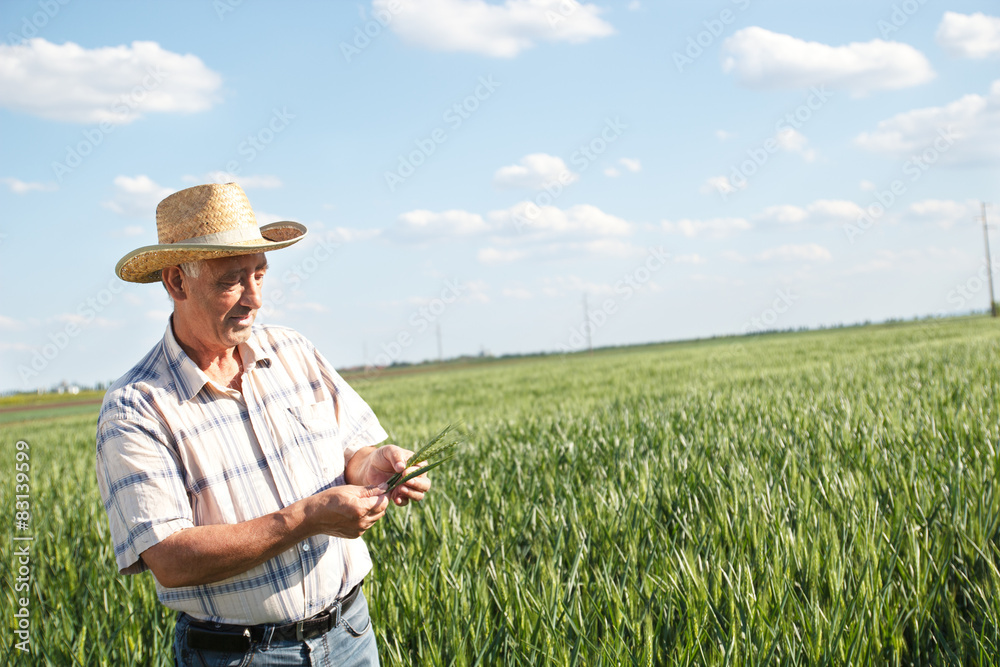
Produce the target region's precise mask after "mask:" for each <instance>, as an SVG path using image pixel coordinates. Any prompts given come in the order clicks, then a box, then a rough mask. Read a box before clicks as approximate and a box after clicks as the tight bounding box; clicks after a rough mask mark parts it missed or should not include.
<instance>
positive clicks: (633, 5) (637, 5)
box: [628, 0, 642, 12]
mask: <svg viewBox="0 0 1000 667" xmlns="http://www.w3.org/2000/svg"><path fill="white" fill-rule="evenodd" d="M640 9H642V3H641V2H639V0H631V2H629V3H628V10H629V11H630V12H637V11H639V10H640Z"/></svg>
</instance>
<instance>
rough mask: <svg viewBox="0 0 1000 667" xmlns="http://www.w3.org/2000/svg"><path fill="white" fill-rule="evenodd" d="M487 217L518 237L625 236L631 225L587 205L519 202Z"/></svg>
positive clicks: (492, 212)
mask: <svg viewBox="0 0 1000 667" xmlns="http://www.w3.org/2000/svg"><path fill="white" fill-rule="evenodd" d="M488 217H489V219H490V221H491V222H492V223H493V225H494V227H495V229H496V230H497V231H501V230H502V231H508V232H513V233H515V234H516V238H518V239H519V240H539V239H543V238H551V237H554V236H568V235H586V236H625V235H628V234H630V233H631V232H632V225H631V224H629V223H628V222H627V221H626V220H623V219H622V218H619V217H617V216H614V215H611V214H609V213H605V212H604V211H602V210H601V209H599V208H597V207H596V206H591V205H590V204H578V205H576V206H571V207H569V208H567V209H561V208H556V207H555V206H538V205H537V204H535V203H534V202H520V203H518V204H515V205H514V206H511V207H510V208H508V209H501V210H498V211H490V213H489V215H488Z"/></svg>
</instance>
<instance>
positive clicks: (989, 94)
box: [0, 0, 1000, 391]
mask: <svg viewBox="0 0 1000 667" xmlns="http://www.w3.org/2000/svg"><path fill="white" fill-rule="evenodd" d="M0 39H2V45H0V138H2V145H3V151H2V152H0V211H2V214H0V253H2V256H3V262H2V263H0V281H2V282H0V284H2V286H3V301H2V308H0V350H2V352H3V356H2V364H0V389H3V390H8V391H9V390H15V389H20V390H30V389H33V388H35V387H39V386H41V387H47V386H51V385H53V384H56V383H58V382H60V381H62V380H67V381H70V382H79V383H85V384H91V383H93V382H96V381H107V380H111V379H114V378H116V377H118V376H119V375H121V374H122V373H124V372H125V371H126V370H127V369H128V368H129V367H130V366H131V365H133V364H134V363H135V362H136V361H137V360H138V359H139V358H140V357H141V356H142V354H144V353H145V352H146V351H147V350H148V349H149V348H150V347H152V346H153V345H154V344H155V343H156V341H157V340H158V339H159V337H160V336H162V333H163V330H164V328H165V326H166V322H167V316H168V314H169V310H170V307H171V306H170V303H169V300H168V299H167V297H166V293H165V292H164V291H163V289H162V287H160V286H158V285H155V284H154V285H131V284H125V283H122V282H121V281H119V280H118V279H117V278H115V276H114V273H113V268H114V265H115V263H116V262H117V260H118V259H119V258H120V257H122V256H123V255H124V254H126V253H127V252H129V251H130V250H132V249H134V248H136V247H139V246H142V245H148V244H152V243H155V242H156V228H155V207H156V203H157V202H158V201H159V200H160V199H161V198H162V197H163V196H165V195H166V194H169V193H170V192H173V191H176V190H179V189H181V188H184V187H189V186H191V185H195V184H198V183H206V182H212V181H220V182H225V181H229V180H235V181H236V182H238V183H240V184H241V185H242V186H243V187H244V189H245V190H246V192H247V195H248V197H249V199H250V201H251V204H252V205H253V206H254V209H255V211H256V212H257V216H258V221H259V222H260V223H261V224H263V223H264V222H269V221H273V220H283V219H284V220H296V221H299V222H302V223H304V224H305V225H307V226H308V227H309V230H310V232H309V236H308V238H307V240H305V241H303V242H301V243H299V244H298V245H296V246H293V247H292V248H289V249H286V250H281V251H277V252H275V253H272V254H271V256H270V257H269V260H270V264H271V271H270V273H269V275H268V278H267V284H266V289H265V298H268V297H269V296H270V298H269V301H270V304H269V306H268V307H267V309H266V312H264V313H262V314H261V316H260V318H259V320H258V321H265V322H274V323H280V324H285V325H288V326H291V327H294V328H296V329H298V330H300V331H302V332H303V333H304V334H306V335H307V336H308V337H309V338H310V339H312V340H313V341H314V342H315V343H316V344H317V345H318V346H319V348H320V349H321V350H322V351H323V352H324V353H325V354H326V356H327V357H328V358H330V359H331V360H332V361H333V362H334V363H335V364H337V365H338V366H341V367H344V366H352V365H358V364H361V363H374V364H385V363H387V362H392V361H420V360H423V359H427V358H436V356H437V337H436V332H437V329H438V327H440V331H441V340H442V345H443V351H444V355H445V356H449V357H450V356H455V355H459V354H478V353H479V352H480V351H481V350H487V351H489V352H492V353H494V354H504V353H518V352H534V351H557V350H574V349H580V348H581V347H582V346H585V345H586V342H585V341H586V334H587V333H588V331H587V330H586V329H588V328H589V333H590V335H591V338H592V340H593V344H594V345H595V346H598V345H617V344H629V343H639V342H647V341H660V340H673V339H681V338H690V337H700V336H710V335H717V334H729V333H740V332H746V331H758V330H761V329H764V328H788V327H799V326H809V327H813V326H819V325H829V324H836V323H850V322H858V321H863V320H867V319H870V320H884V319H887V318H890V317H912V316H915V315H927V314H945V313H959V312H967V311H969V310H971V309H976V310H982V309H984V308H986V307H987V304H988V300H989V297H988V289H987V288H986V287H985V283H984V282H983V281H982V280H981V276H982V275H985V274H984V273H983V271H984V269H985V257H984V251H983V236H982V229H981V226H980V223H979V222H978V220H977V216H978V215H979V213H980V210H979V204H978V202H979V201H980V200H985V201H987V202H989V201H991V200H992V201H997V198H996V192H997V185H998V179H997V176H998V166H1000V67H998V65H1000V12H997V11H996V8H995V5H994V4H993V3H987V2H946V3H928V2H920V0H907V1H905V2H900V1H899V0H896V1H894V2H871V1H870V0H869V1H867V2H860V1H858V2H843V1H842V2H837V3H834V2H811V3H801V2H797V3H793V2H768V3H763V2H754V1H753V0H735V1H734V0H725V1H718V2H669V3H665V2H651V1H649V0H639V1H637V2H594V3H589V2H584V3H578V2H574V1H572V0H507V1H506V2H492V3H486V2H482V1H479V0H475V1H472V0H426V1H417V0H409V1H403V0H399V2H396V1H392V2H390V1H389V0H375V2H366V3H339V2H338V3H319V2H312V3H294V2H286V3H280V4H279V3H277V2H272V3H268V2H263V1H259V0H258V1H254V0H245V1H243V2H237V1H236V0H218V1H216V2H214V3H212V2H171V3H152V2H134V3H110V2H106V3H101V2H89V3H82V2H74V1H73V0H66V1H65V2H60V0H40V1H39V0H35V1H34V2H13V1H8V2H4V3H3V5H2V6H0ZM987 212H988V215H989V216H991V217H992V218H993V219H994V220H997V219H1000V208H996V207H995V208H992V209H987ZM996 244H1000V239H997V240H996V241H994V245H996ZM584 296H586V299H587V304H588V308H589V325H588V326H587V327H586V328H585V327H584V320H583V317H584V309H583V299H584Z"/></svg>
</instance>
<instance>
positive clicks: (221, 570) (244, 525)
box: [142, 498, 317, 588]
mask: <svg viewBox="0 0 1000 667" xmlns="http://www.w3.org/2000/svg"><path fill="white" fill-rule="evenodd" d="M309 501H310V499H309V498H306V499H305V500H301V501H299V502H297V503H294V504H292V505H289V506H288V507H286V508H284V509H281V510H278V511H277V512H273V513H271V514H267V515H265V516H262V517H259V518H257V519H251V520H250V521H243V522H241V523H236V524H216V525H209V526H195V527H193V528H186V529H184V530H181V531H179V532H176V533H174V534H173V535H171V536H170V537H168V538H167V539H165V540H163V541H162V542H160V543H159V544H157V545H155V546H153V547H151V548H150V549H147V550H146V551H145V552H143V554H142V558H143V560H144V561H146V564H147V565H148V566H149V567H150V569H151V570H153V573H154V574H155V575H156V578H157V579H158V580H159V581H160V583H161V584H163V585H164V586H166V587H168V588H176V587H178V586H197V585H201V584H210V583H213V582H216V581H221V580H223V579H227V578H229V577H232V576H235V575H238V574H242V573H243V572H246V571H247V570H250V569H252V568H254V567H256V566H258V565H260V564H261V563H264V562H266V561H268V560H270V559H271V558H274V557H275V556H277V555H278V554H280V553H281V552H283V551H286V550H288V549H290V548H292V547H293V546H294V545H295V544H298V543H299V542H301V541H302V540H304V539H306V538H308V537H311V536H312V535H315V534H316V532H317V531H315V530H312V529H310V524H309V521H308V517H307V507H306V505H307V503H308V502H309Z"/></svg>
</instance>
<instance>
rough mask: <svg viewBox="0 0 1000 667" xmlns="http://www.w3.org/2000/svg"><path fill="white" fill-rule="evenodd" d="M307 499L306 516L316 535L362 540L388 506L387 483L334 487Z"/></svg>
mask: <svg viewBox="0 0 1000 667" xmlns="http://www.w3.org/2000/svg"><path fill="white" fill-rule="evenodd" d="M306 500H307V505H306V517H307V521H308V522H309V523H310V524H311V525H312V526H313V528H314V530H315V532H314V534H318V533H325V534H326V535H333V536H334V537H343V538H347V539H354V538H356V537H361V536H362V535H363V534H364V532H365V531H366V530H368V529H369V528H371V527H372V526H374V525H375V522H376V521H378V520H379V519H381V518H382V515H383V514H385V510H386V508H388V507H389V496H388V494H387V493H386V486H385V484H379V485H378V486H353V485H349V484H348V485H344V486H335V487H333V488H330V489H327V490H326V491H320V492H319V493H317V494H315V495H313V496H310V497H309V498H307V499H306ZM310 532H313V531H310Z"/></svg>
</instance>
